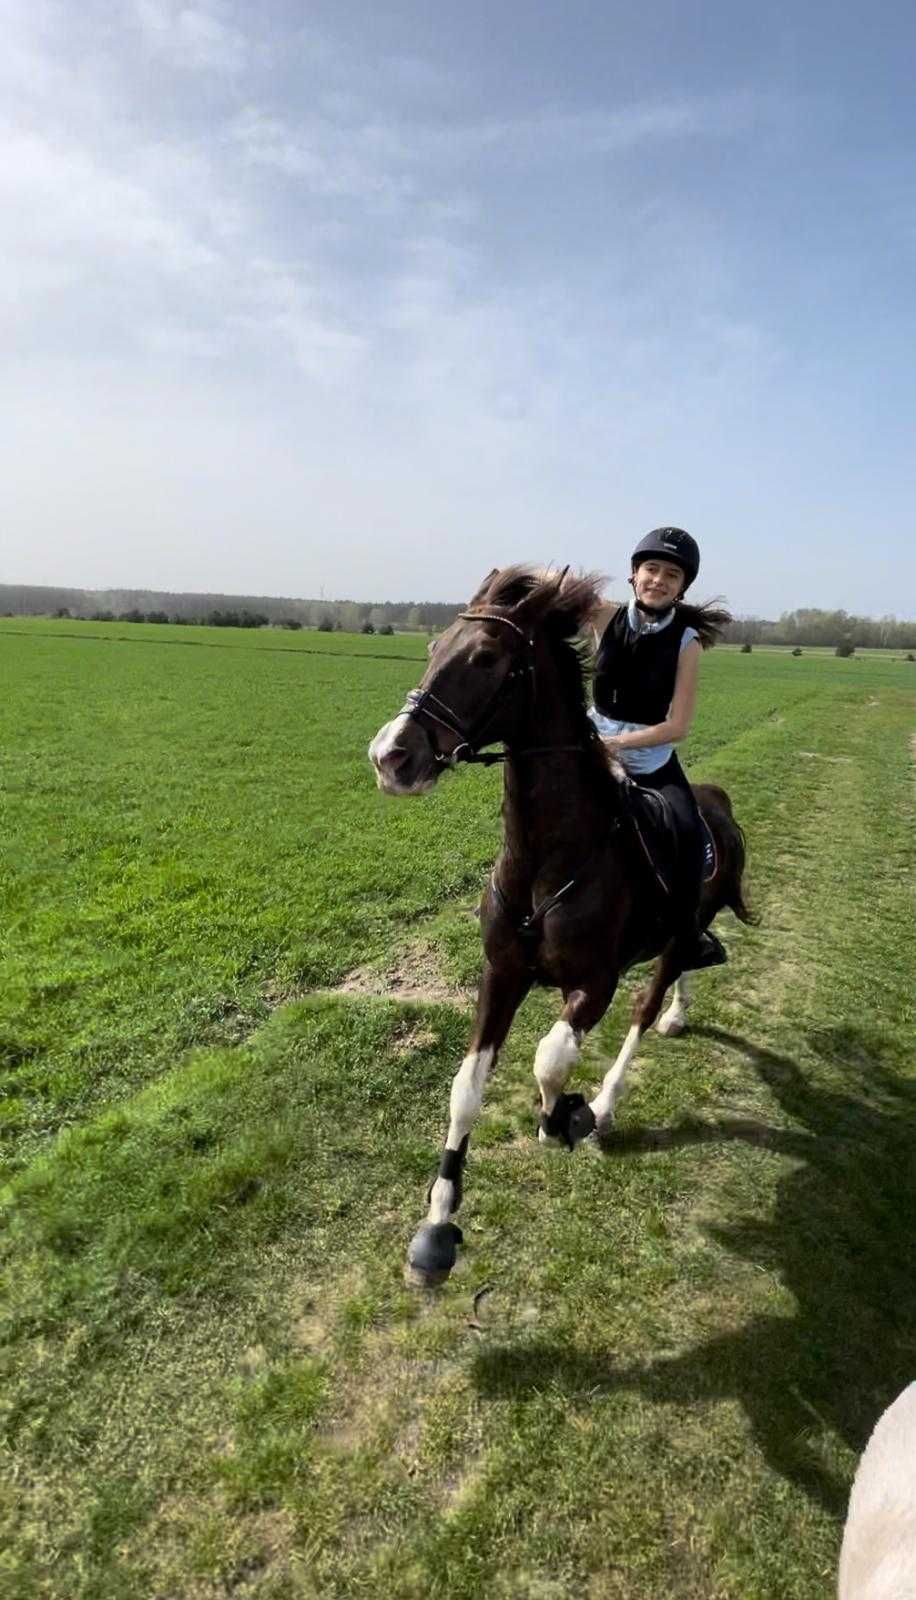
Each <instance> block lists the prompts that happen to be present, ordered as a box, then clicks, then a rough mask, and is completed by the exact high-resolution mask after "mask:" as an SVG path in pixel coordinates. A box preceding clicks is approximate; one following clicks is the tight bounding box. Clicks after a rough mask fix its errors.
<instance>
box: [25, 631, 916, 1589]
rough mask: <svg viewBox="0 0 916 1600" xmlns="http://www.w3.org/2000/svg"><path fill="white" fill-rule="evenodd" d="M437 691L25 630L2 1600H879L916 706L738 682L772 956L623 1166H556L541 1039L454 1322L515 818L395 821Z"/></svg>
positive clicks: (474, 794)
mask: <svg viewBox="0 0 916 1600" xmlns="http://www.w3.org/2000/svg"><path fill="white" fill-rule="evenodd" d="M424 659H425V639H424V638H419V637H417V638H410V637H406V636H400V637H395V638H386V639H379V638H371V637H370V638H363V637H351V636H345V635H340V634H332V635H316V634H301V635H300V634H284V633H279V632H277V631H264V632H261V633H257V632H255V633H248V632H242V631H239V632H236V631H234V630H230V629H219V630H209V629H192V628H169V627H162V626H143V625H130V626H128V625H119V624H76V623H67V622H60V623H57V622H54V623H51V622H48V621H46V620H44V621H43V620H39V619H35V620H24V619H0V672H2V681H3V685H4V694H3V697H2V702H0V809H2V850H3V872H2V882H0V894H2V908H3V909H2V917H0V1068H2V1085H0V1087H2V1090H3V1099H2V1102H0V1104H2V1128H3V1140H2V1155H3V1163H4V1176H3V1183H4V1185H5V1187H4V1191H3V1224H2V1232H0V1251H2V1255H3V1342H2V1361H3V1366H2V1373H0V1386H2V1394H0V1408H2V1439H3V1443H2V1452H3V1453H2V1455H0V1510H2V1525H0V1594H2V1595H3V1596H6V1595H9V1596H10V1597H13V1596H15V1597H16V1600H30V1597H32V1596H36V1597H37V1596H42V1597H48V1600H116V1597H117V1600H122V1597H123V1600H128V1597H130V1600H138V1597H142V1600H147V1597H154V1596H155V1597H162V1600H185V1597H187V1600H211V1597H213V1600H215V1597H217V1596H230V1595H231V1596H234V1597H246V1596H257V1597H258V1600H286V1597H293V1596H305V1597H313V1600H318V1597H321V1600H325V1597H327V1600H343V1597H345V1596H346V1597H352V1596H365V1597H370V1596H371V1597H375V1596H378V1595H379V1594H385V1595H386V1596H388V1597H389V1600H438V1597H441V1600H446V1597H448V1600H476V1597H477V1596H479V1595H481V1594H487V1595H488V1596H490V1597H492V1600H567V1597H569V1600H572V1597H576V1600H579V1597H583V1596H585V1597H588V1600H618V1597H619V1600H659V1597H662V1596H673V1597H687V1596H690V1597H697V1600H700V1597H702V1600H720V1597H721V1600H725V1597H727V1600H772V1597H773V1596H777V1595H778V1596H780V1597H785V1600H814V1597H818V1600H826V1597H828V1596H830V1595H831V1594H832V1591H833V1584H834V1573H835V1566H836V1558H837V1552H838V1543H839V1533H840V1529H841V1525H842V1519H843V1515H844V1512H845V1500H846V1495H847V1493H848V1486H849V1482H850V1479H851V1475H852V1472H853V1470H854V1466H855V1461H856V1457H857V1455H858V1452H859V1451H860V1450H861V1448H862V1445H863V1443H864V1441H865V1438H866V1437H867V1435H868V1432H869V1431H870V1428H871V1426H872V1424H873V1422H874V1420H875V1419H876V1417H877V1415H878V1413H879V1412H880V1410H881V1409H882V1408H883V1406H884V1405H886V1404H887V1402H888V1401H889V1400H890V1399H891V1398H892V1397H893V1395H894V1394H896V1393H897V1392H898V1391H899V1389H900V1388H901V1387H902V1386H903V1385H904V1383H906V1382H908V1381H910V1380H911V1379H912V1377H913V1373H914V1368H916V1284H914V1279H913V1273H912V1269H911V1234H912V1216H913V1206H914V1199H916V1196H914V1184H913V1178H914V1171H913V1149H914V1133H916V1081H914V1073H913V1061H912V1028H913V1020H914V1019H913V962H912V953H911V949H912V946H911V939H912V915H913V899H912V885H911V878H910V877H909V873H910V872H911V868H912V851H913V839H914V836H916V830H914V828H913V820H914V819H913V767H912V745H911V740H912V737H913V734H914V731H916V666H913V665H912V664H908V663H906V662H904V661H902V660H901V659H899V657H898V658H897V659H888V658H883V657H880V656H877V655H872V656H869V657H867V658H862V657H854V658H852V659H851V660H837V659H835V658H833V657H832V656H828V655H821V654H817V653H813V652H811V653H809V652H805V654H804V655H803V656H802V657H800V658H792V657H791V656H790V655H789V654H788V652H777V651H762V650H761V651H758V650H756V649H755V650H754V652H753V653H752V654H750V655H741V654H739V653H738V652H737V651H734V650H729V651H725V650H723V651H720V652H716V653H714V654H713V655H712V656H711V657H710V658H708V659H707V660H706V661H704V665H703V675H704V685H703V693H702V704H701V714H700V716H699V718H698V721H697V725H696V728H695V732H694V735H693V737H692V738H691V741H690V746H689V749H688V750H687V752H686V760H687V764H688V766H689V767H690V769H691V772H692V773H693V775H695V776H696V777H698V778H699V777H703V778H709V779H712V780H714V781H717V782H721V783H723V784H724V785H725V786H726V787H727V788H728V789H729V791H730V792H731V794H732V796H733V799H734V803H735V809H736V813H737V814H738V816H739V818H740V820H741V821H742V823H743V824H744V826H745V828H746V831H747V834H748V842H749V850H750V862H751V865H750V872H749V879H750V890H751V894H752V896H753V899H754V903H755V905H756V908H757V910H758V912H759V914H760V919H761V920H760V923H759V926H757V927H755V928H750V929H746V928H743V927H741V926H739V925H738V924H737V923H736V922H734V920H733V919H731V917H723V918H722V919H721V921H720V924H719V931H720V933H721V934H722V936H723V938H724V940H725V942H726V943H727V945H728V948H729V955H730V961H729V965H728V966H727V967H726V968H723V969H720V970H718V971H715V972H713V973H709V974H705V975H703V976H702V977H700V978H699V979H698V981H697V983H696V1000H695V1004H694V1007H693V1011H692V1013H691V1022H692V1028H691V1031H690V1033H689V1034H688V1035H686V1036H685V1037H684V1039H683V1040H680V1041H677V1042H674V1041H665V1040H663V1039H661V1038H659V1037H657V1036H654V1035H653V1036H652V1037H651V1038H649V1039H647V1040H646V1042H645V1047H644V1050H643V1051H642V1053H641V1056H640V1060H639V1063H638V1064H637V1067H636V1069H635V1070H634V1072H633V1073H632V1075H631V1081H632V1085H633V1086H632V1089H631V1091H630V1093H629V1095H628V1097H627V1099H626V1100H625V1101H624V1102H623V1105H622V1107H621V1114H620V1120H619V1132H618V1135H617V1139H616V1144H615V1147H614V1149H613V1150H612V1152H611V1153H610V1154H608V1155H607V1156H605V1157H600V1156H594V1155H592V1154H590V1153H586V1152H585V1151H582V1150H580V1151H577V1152H576V1153H575V1154H574V1155H573V1156H572V1157H568V1156H564V1155H560V1156H558V1155H555V1154H552V1153H547V1152H544V1151H543V1150H542V1149H541V1148H540V1147H539V1146H538V1145H537V1143H536V1140H535V1139H534V1138H533V1129H534V1124H535V1114H534V1099H535V1094H534V1090H535V1085H534V1080H533V1078H532V1076H531V1064H532V1058H533V1050H534V1045H535V1042H536V1040H537V1038H538V1037H539V1035H540V1034H541V1033H542V1032H543V1031H544V1029H545V1027H546V1026H547V1025H549V1023H550V1022H551V1021H552V1020H553V1017H554V1015H555V1014H556V999H555V997H553V996H551V995H549V994H545V993H543V992H539V993H537V994H535V995H533V996H532V997H531V998H530V1000H529V1001H528V1002H527V1003H526V1006H525V1008H524V1010H523V1012H522V1013H521V1014H520V1016H519V1019H518V1021H517V1023H516V1026H515V1029H514V1031H513V1034H512V1035H511V1037H510V1040H509V1043H508V1045H507V1047H506V1050H505V1051H504V1054H503V1057H502V1060H501V1063H500V1066H499V1069H498V1072H497V1074H496V1077H495V1079H494V1081H493V1083H492V1086H491V1089H490V1091H489V1093H488V1098H487V1101H486V1104H485V1107H484V1112H483V1115H482V1117H481V1120H480V1124H479V1127H478V1130H477V1132H476V1133H475V1136H474V1141H473V1143H472V1147H471V1156H470V1159H469V1164H468V1174H467V1197H466V1201H465V1205H464V1208H463V1211H462V1218H461V1220H462V1225H463V1227H464V1230H465V1241H466V1243H465V1249H464V1251H463V1253H462V1257H461V1260H460V1265H459V1268H458V1269H456V1272H455V1274H453V1278H452V1280H451V1281H450V1282H449V1284H448V1285H447V1286H446V1287H445V1289H444V1290H443V1291H442V1292H441V1293H440V1294H438V1295H436V1296H433V1297H429V1296H423V1295H417V1294H416V1293H413V1292H411V1291H409V1290H407V1289H406V1288H405V1287H404V1284H403V1281H402V1263H403V1254H404V1247H405V1244H406V1240H407V1238H408V1237H409V1235H410V1233H411V1231H412V1229H413V1227H414V1225H415V1224H416V1222H417V1221H418V1220H419V1217H420V1215H421V1214H422V1210H423V1193H424V1188H425V1185H426V1182H427V1181H428V1179H429V1177H430V1176H431V1175H432V1172H433V1170H434V1166H435V1160H436V1156H437V1152H438V1147H439V1144H440V1142H441V1137H442V1133H443V1128H444V1118H445V1113H446V1107H447V1100H448V1086H449V1083H450V1079H451V1075H452V1073H453V1071H454V1069H455V1066H456V1065H457V1062H458V1060H459V1059H460V1055H461V1053H462V1049H463V1044H464V1040H465V1038H466V1036H467V1031H468V1022H469V1017H470V1014H471V1003H470V994H471V988H472V985H473V981H474V975H475V972H476V968H477V926H476V920H475V917H474V914H473V911H474V905H475V902H476V898H477V894H478V892H479V888H480V885H481V883H482V881H483V878H484V875H485V872H486V870H487V868H488V865H489V863H490V861H491V860H492V857H493V855H494V853H495V849H496V843H497V840H498V836H499V819H498V805H499V790H500V779H499V777H498V775H497V774H496V773H494V772H484V771H482V770H471V771H465V772H462V773H460V774H456V775H455V776H452V777H449V778H447V779H445V780H443V782H442V783H441V784H440V786H439V788H438V789H437V791H436V792H435V793H434V794H433V795H431V796H429V797H427V798H425V799H423V800H419V801H411V802H404V801H402V802H396V801H392V800H387V799H385V798H384V797H382V796H381V795H379V794H378V793H377V791H376V789H375V786H374V783H373V780H372V776H371V773H370V770H369V767H368V764H367V762H366V758H365V747H366V743H367V741H368V739H369V737H370V735H371V734H372V733H373V732H374V731H375V729H376V728H377V727H378V725H379V724H380V723H381V722H382V721H384V720H386V719H387V717H388V716H390V715H391V714H392V713H393V711H394V710H395V709H397V707H398V706H399V705H400V703H401V701H402V699H403V695H404V691H405V690H406V689H407V688H408V687H409V686H411V685H412V684H413V683H414V682H415V681H416V679H417V678H418V676H419V675H420V672H421V671H422V666H423V662H424ZM630 987H631V985H630V984H628V985H626V986H625V989H624V992H623V993H622V994H621V996H620V997H618V1000H617V1002H616V1003H615V1006H614V1008H613V1011H612V1013H611V1014H610V1015H609V1017H608V1018H607V1019H605V1022H604V1023H603V1024H602V1025H601V1027H600V1029H599V1030H597V1033H596V1036H595V1037H594V1039H593V1040H592V1041H591V1042H590V1043H589V1045H588V1047H587V1049H586V1052H585V1057H584V1060H583V1063H582V1066H581V1069H580V1070H579V1071H578V1073H577V1083H576V1084H575V1085H571V1086H570V1087H580V1088H587V1087H589V1086H590V1085H594V1084H596V1083H597V1081H598V1080H599V1078H600V1077H601V1075H602V1073H603V1071H604V1058H605V1057H606V1056H607V1055H608V1054H610V1053H612V1052H614V1051H615V1050H616V1045H617V1043H618V1042H619V1039H620V1037H621V1033H622V1030H623V1027H624V1020H625V1016H626V1007H627V996H628V991H629V989H630ZM485 1285H489V1286H490V1290H489V1293H488V1294H487V1295H486V1297H485V1298H483V1299H482V1300H480V1301H479V1302H478V1314H477V1316H476V1317H475V1316H474V1314H473V1307H474V1301H475V1295H476V1294H477V1291H478V1290H480V1289H481V1288H482V1287H484V1286H485ZM472 1323H476V1324H477V1326H472V1325H471V1324H472Z"/></svg>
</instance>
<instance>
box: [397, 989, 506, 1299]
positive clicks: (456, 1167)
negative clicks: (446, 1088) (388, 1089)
mask: <svg viewBox="0 0 916 1600" xmlns="http://www.w3.org/2000/svg"><path fill="white" fill-rule="evenodd" d="M530 987H531V977H530V975H529V974H528V973H527V972H526V971H525V970H524V969H521V968H518V967H516V966H514V965H513V967H512V968H511V969H507V970H502V969H500V968H497V967H495V966H493V964H492V963H491V962H489V961H487V963H486V965H485V966H484V969H483V973H482V975H481V979H480V989H479V992H478V996H477V1020H476V1022H475V1025H474V1032H473V1034H472V1036H471V1043H470V1049H469V1050H468V1053H467V1055H466V1056H465V1058H464V1060H463V1061H462V1063H461V1066H460V1067H459V1068H458V1071H457V1072H456V1074H455V1076H454V1078H453V1080H452V1090H451V1095H450V1097H449V1124H448V1133H447V1134H446V1138H445V1149H444V1150H443V1152H442V1159H441V1160H440V1162H439V1174H438V1176H437V1178H436V1179H435V1181H434V1182H433V1184H432V1187H431V1188H430V1191H429V1212H428V1214H427V1218H426V1221H425V1222H424V1223H422V1224H421V1226H420V1227H419V1228H418V1229H417V1232H416V1233H415V1234H414V1236H413V1238H412V1239H411V1241H410V1245H409V1246H408V1250H407V1272H406V1277H407V1281H408V1283H410V1284H412V1285H414V1286H416V1287H420V1288H433V1287H435V1286H436V1285H437V1284H440V1283H444V1282H445V1279H446V1278H447V1277H448V1275H449V1273H450V1272H451V1270H452V1267H453V1266H454V1265H455V1261H456V1259H457V1254H458V1246H459V1244H460V1243H461V1241H462V1233H461V1229H460V1228H459V1227H458V1226H457V1224H456V1223H454V1222H453V1221H452V1218H453V1217H454V1215H455V1213H456V1211H457V1210H458V1207H459V1206H460V1205H461V1199H462V1192H463V1175H464V1163H465V1158H466V1156H467V1148H468V1139H469V1137H470V1132H471V1129H472V1127H473V1126H474V1123H475V1122H476V1120H477V1116H478V1113H479V1111H480V1107H481V1103H482V1101H483V1092H484V1088H485V1085H486V1082H487V1078H488V1077H489V1075H490V1073H491V1071H492V1070H493V1066H494V1064H495V1061H496V1057H497V1055H498V1053H499V1050H500V1047H501V1045H502V1043H503V1041H504V1039H505V1037H506V1034H507V1033H508V1032H509V1029H510V1027H511V1025H512V1019H513V1017H514V1016H515V1013H516V1011H517V1010H518V1008H519V1006H520V1005H521V1002H522V1000H523V999H524V997H525V995H526V994H527V992H528V990H529V989H530Z"/></svg>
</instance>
